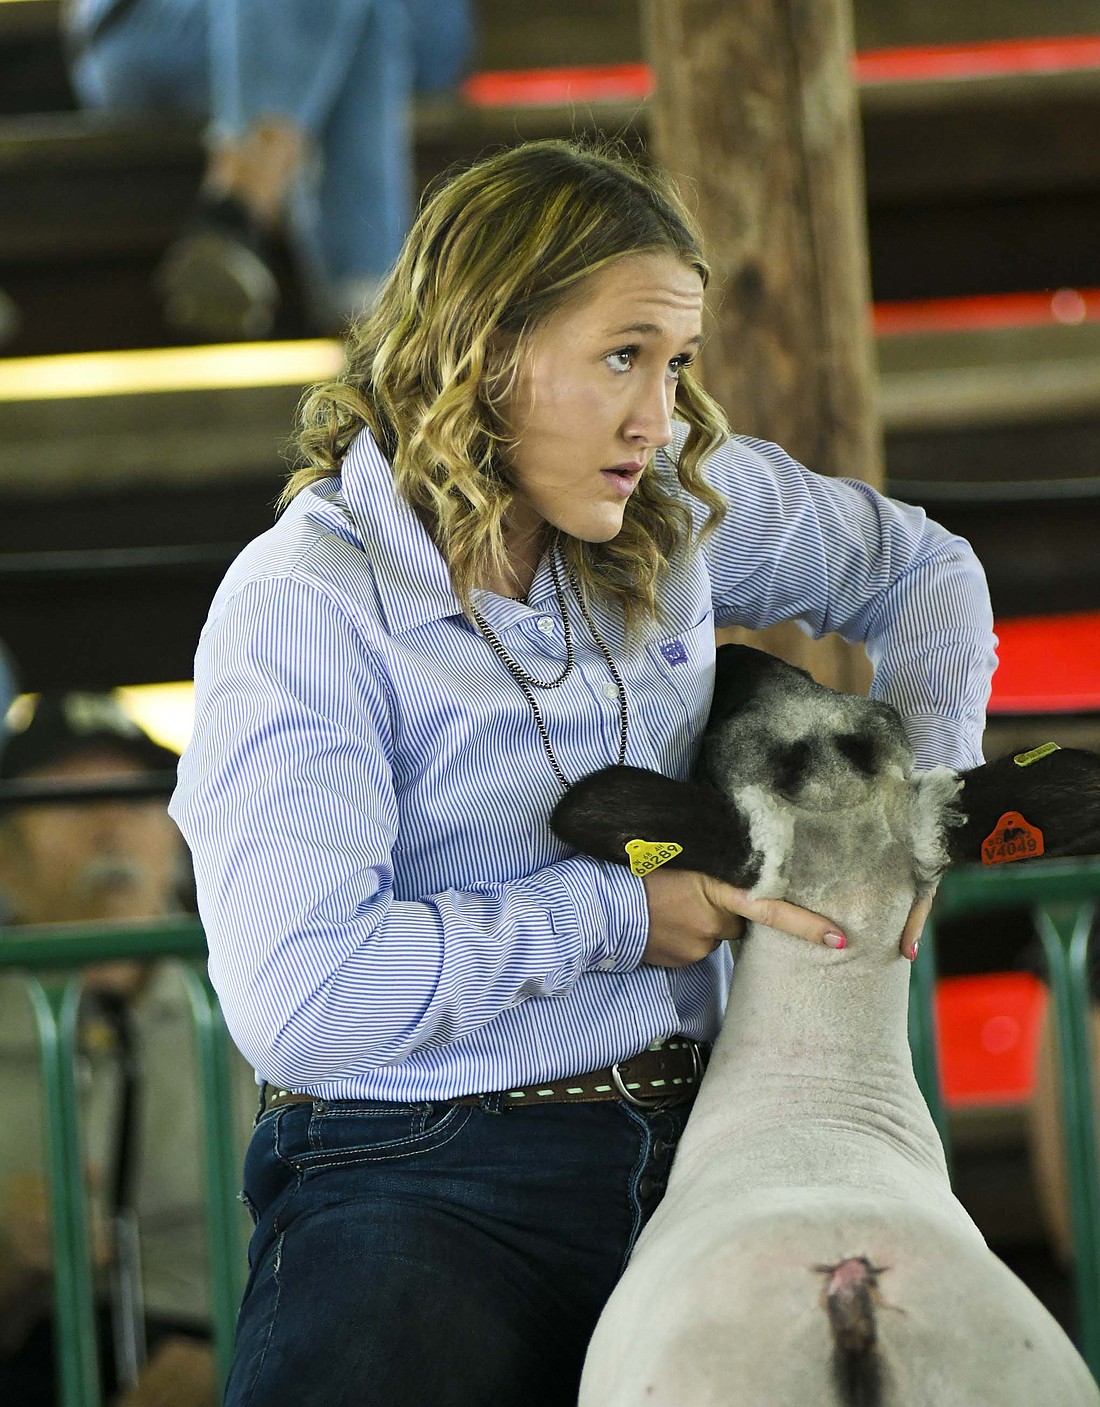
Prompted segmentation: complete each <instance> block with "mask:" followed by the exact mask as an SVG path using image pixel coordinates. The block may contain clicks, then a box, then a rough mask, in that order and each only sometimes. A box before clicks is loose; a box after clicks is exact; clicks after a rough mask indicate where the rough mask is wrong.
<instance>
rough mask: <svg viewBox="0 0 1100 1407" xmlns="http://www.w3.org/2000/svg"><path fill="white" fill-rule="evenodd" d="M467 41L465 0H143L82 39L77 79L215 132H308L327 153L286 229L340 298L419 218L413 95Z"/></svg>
mask: <svg viewBox="0 0 1100 1407" xmlns="http://www.w3.org/2000/svg"><path fill="white" fill-rule="evenodd" d="M76 33H79V8H78V11H77V21H76ZM472 46H473V21H472V18H471V10H470V0H279V3H278V4H277V5H273V4H272V3H271V0H138V3H136V4H135V5H133V6H132V7H131V8H130V9H128V10H127V11H126V12H125V14H124V16H123V17H122V18H120V19H119V21H118V22H117V23H116V24H114V25H109V26H108V27H107V28H106V30H105V31H104V33H103V35H102V37H101V38H99V39H98V40H96V42H95V43H94V44H93V45H91V46H90V47H84V48H80V47H78V50H77V52H76V55H75V57H74V60H73V84H74V87H75V89H76V92H77V96H78V97H79V99H80V101H81V103H82V104H83V105H85V106H87V107H92V108H107V109H111V110H125V111H151V112H171V113H179V114H191V115H194V116H196V117H199V118H201V119H203V120H206V121H208V123H209V127H210V132H211V135H212V137H213V138H214V139H215V140H216V139H218V138H226V137H233V136H234V135H238V134H240V133H241V132H243V131H244V130H245V129H246V128H247V127H248V126H249V125H250V124H251V123H252V122H254V121H255V120H257V119H258V118H262V117H265V116H271V115H278V116H282V117H286V118H289V119H290V120H291V121H292V122H294V123H296V124H297V125H298V126H300V127H301V128H303V129H304V130H305V131H306V132H308V133H309V134H310V135H311V136H312V137H313V138H314V139H315V142H316V146H317V151H318V153H319V157H320V160H319V163H318V166H317V169H315V170H314V171H312V172H311V173H310V176H309V177H308V178H306V179H303V181H302V182H301V183H300V187H299V189H298V190H297V191H296V192H295V199H294V203H293V207H292V211H291V216H292V219H291V234H292V235H293V236H294V238H295V240H296V242H297V243H298V244H299V246H300V248H301V250H302V253H303V257H304V259H305V263H306V272H307V273H308V274H309V275H310V276H311V277H312V278H313V279H314V280H315V282H316V283H317V285H318V287H319V291H320V293H321V295H322V296H323V297H324V296H327V297H329V298H330V299H333V300H334V301H336V302H337V303H339V302H341V301H342V299H341V291H342V290H343V289H345V288H346V289H348V290H349V292H350V291H353V290H354V288H355V287H356V285H358V284H363V285H369V284H370V283H371V282H373V281H377V280H378V279H380V278H381V277H383V276H384V274H385V273H386V272H387V271H388V269H389V268H390V266H391V265H392V263H393V261H394V259H395V258H396V256H397V253H398V251H399V249H400V247H401V242H402V240H403V239H404V237H405V234H406V233H407V231H408V227H409V223H410V221H411V218H412V205H413V197H412V191H413V174H414V173H413V145H412V133H411V126H410V121H409V114H410V108H411V103H412V99H413V96H414V94H415V93H417V92H430V91H434V90H437V89H442V88H447V87H449V86H451V85H452V84H453V83H455V82H456V81H457V79H458V78H459V77H460V75H461V74H462V72H463V71H464V69H465V67H466V64H467V63H468V61H469V58H470V54H471V50H472Z"/></svg>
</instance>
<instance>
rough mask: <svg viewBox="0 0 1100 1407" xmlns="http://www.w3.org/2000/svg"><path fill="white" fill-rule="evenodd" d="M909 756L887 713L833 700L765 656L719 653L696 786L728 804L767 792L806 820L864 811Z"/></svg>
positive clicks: (840, 697)
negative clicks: (815, 814)
mask: <svg viewBox="0 0 1100 1407" xmlns="http://www.w3.org/2000/svg"><path fill="white" fill-rule="evenodd" d="M912 768H913V752H912V749H911V747H910V745H909V740H908V738H907V737H906V735H905V731H904V729H903V728H902V726H901V720H900V719H899V718H898V716H897V714H896V713H895V712H894V710H893V709H890V708H887V707H885V706H884V705H882V704H878V703H875V702H873V701H871V700H869V699H863V698H857V697H855V696H853V695H850V694H839V693H836V692H835V691H833V690H831V689H826V688H824V687H823V686H822V685H820V684H818V683H816V682H815V681H814V680H813V679H812V678H811V677H810V675H809V674H807V673H805V671H803V670H801V669H795V668H794V667H793V666H791V665H787V664H784V663H783V662H782V661H781V660H778V659H775V658H774V657H772V656H771V655H765V654H762V653H761V652H760V651H757V650H749V649H747V648H745V647H736V646H734V647H729V648H725V649H723V650H721V651H720V652H719V656H718V668H717V672H716V679H715V707H714V709H713V710H712V712H711V717H710V721H709V723H708V726H707V730H706V733H705V735H704V738H703V743H702V750H701V754H700V760H699V776H700V780H705V781H706V782H707V783H709V784H710V785H711V786H714V787H716V788H717V789H718V790H719V791H721V792H724V793H725V794H726V795H727V796H732V795H733V794H734V793H736V792H737V791H738V790H740V789H741V788H743V787H746V786H756V787H761V788H764V789H766V790H767V791H768V792H769V793H771V794H772V795H774V796H776V797H777V798H781V799H782V800H785V801H788V802H791V803H793V804H795V805H797V806H798V807H800V808H802V809H804V810H806V811H829V812H835V811H837V810H847V809H850V808H853V807H858V806H863V805H865V804H866V803H867V801H868V799H869V798H870V797H871V796H872V795H873V794H874V792H875V791H876V790H877V789H879V788H880V787H881V786H882V784H883V783H884V782H885V781H886V779H888V778H893V779H896V780H898V781H901V780H904V779H905V778H908V777H909V775H910V773H911V772H912Z"/></svg>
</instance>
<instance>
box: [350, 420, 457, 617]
mask: <svg viewBox="0 0 1100 1407" xmlns="http://www.w3.org/2000/svg"><path fill="white" fill-rule="evenodd" d="M340 482H341V488H342V490H343V496H344V501H345V503H346V504H347V505H348V508H349V510H350V512H351V515H352V519H353V521H354V523H355V527H356V530H357V531H358V533H359V536H360V539H361V540H362V543H363V546H364V548H365V550H366V552H367V556H368V558H369V559H370V563H371V566H372V568H373V572H374V579H375V584H376V586H377V589H378V596H379V599H380V601H381V604H382V610H383V613H384V615H385V617H386V627H387V629H388V630H389V631H390V633H391V634H393V635H400V634H403V633H404V632H405V631H408V630H414V629H415V628H416V627H417V626H418V625H426V624H427V623H428V622H429V621H433V620H442V619H444V618H445V617H447V616H454V615H461V613H462V605H461V602H460V601H459V599H458V597H457V596H456V595H455V592H454V588H453V587H452V585H451V574H450V572H449V571H448V569H447V564H446V562H444V560H443V558H442V556H441V555H440V553H439V549H438V548H437V547H436V545H435V543H434V542H433V541H432V539H431V537H430V535H429V534H428V532H427V530H426V529H425V527H424V525H423V523H422V522H421V521H420V519H419V518H418V517H417V516H416V513H415V511H414V510H413V508H412V507H411V505H410V504H409V503H407V502H406V501H405V499H404V498H402V496H401V495H400V493H398V491H397V486H396V484H395V483H394V479H393V468H392V467H391V465H390V463H389V461H388V460H387V459H386V457H385V455H384V454H383V453H382V451H381V450H380V449H379V447H378V445H377V444H376V443H375V441H374V437H373V436H372V435H371V433H370V431H369V430H366V429H364V430H362V431H360V433H359V434H358V435H357V436H356V437H355V439H354V440H353V441H352V444H351V447H350V449H349V450H348V452H347V454H346V455H345V456H344V460H343V463H342V465H341V467H340Z"/></svg>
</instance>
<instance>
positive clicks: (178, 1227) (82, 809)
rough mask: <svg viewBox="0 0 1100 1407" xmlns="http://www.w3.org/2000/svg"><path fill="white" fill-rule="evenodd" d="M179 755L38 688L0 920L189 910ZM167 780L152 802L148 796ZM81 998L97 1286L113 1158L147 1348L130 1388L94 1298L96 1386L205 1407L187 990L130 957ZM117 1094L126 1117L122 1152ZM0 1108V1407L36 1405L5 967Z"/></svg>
mask: <svg viewBox="0 0 1100 1407" xmlns="http://www.w3.org/2000/svg"><path fill="white" fill-rule="evenodd" d="M24 705H26V707H25V709H24ZM21 710H23V711H21ZM177 761H178V758H177V756H176V754H175V753H174V752H172V751H170V750H169V749H167V748H163V747H161V746H160V745H159V744H158V743H156V742H154V740H153V739H152V738H151V737H150V736H149V735H148V734H147V733H146V732H144V731H143V730H142V729H141V728H140V727H139V726H138V725H137V724H136V723H135V722H134V721H133V720H132V719H131V718H129V717H128V716H127V715H126V714H125V713H124V712H123V710H122V709H121V707H120V706H119V704H118V703H117V701H116V700H115V699H114V697H113V696H111V695H103V694H72V693H71V694H64V695H42V696H41V697H40V698H39V700H38V702H37V706H35V707H33V709H32V708H31V706H30V705H29V702H28V701H27V700H25V699H24V700H19V701H17V703H16V705H15V706H14V708H13V710H12V712H11V713H9V727H8V731H7V734H6V736H5V738H4V741H3V745H2V751H0V922H5V923H8V924H18V925H27V924H38V923H63V922H81V923H86V922H93V921H94V922H110V921H119V922H130V921H134V920H148V919H156V918H161V917H169V916H171V915H172V914H176V913H180V912H182V911H184V910H186V909H187V908H189V907H190V905H189V904H188V903H187V900H186V897H185V896H186V894H187V892H188V890H189V884H190V872H189V868H188V865H187V860H186V851H185V848H184V846H183V843H182V840H181V838H180V835H179V832H178V831H177V830H176V827H175V826H174V824H173V823H172V821H171V820H170V819H169V817H168V814H167V811H166V809H165V804H166V803H165V798H166V796H167V793H168V791H169V790H170V789H171V786H172V783H173V780H174V774H175V767H176V763H177ZM161 780H163V783H164V785H163V794H161V795H157V794H153V795H150V794H149V793H150V790H151V789H153V788H156V787H157V784H158V782H160V781H161ZM32 783H35V784H38V787H37V789H38V790H41V789H42V787H57V788H62V789H67V790H68V791H69V792H70V793H71V791H72V789H73V788H76V787H79V786H81V785H83V784H91V783H106V784H111V785H112V786H114V788H115V790H116V791H124V790H125V789H126V788H127V787H132V788H133V789H134V791H135V795H134V796H133V797H129V796H125V795H116V796H112V797H109V798H104V799H101V800H98V801H79V802H74V801H72V800H71V798H70V799H65V798H64V797H60V798H59V800H58V801H57V802H56V803H55V802H52V801H50V802H47V803H43V802H41V801H40V800H38V801H34V802H33V803H32V802H31V801H30V800H29V799H28V800H27V801H22V800H21V798H20V796H19V795H18V792H19V785H20V784H24V785H26V786H27V787H29V786H30V784H32ZM13 784H14V785H13ZM13 792H14V793H15V795H13ZM0 941H2V940H0ZM84 991H85V996H84V1000H83V1006H82V1013H81V1016H82V1020H81V1035H82V1051H81V1068H80V1070H79V1072H78V1073H79V1082H80V1083H79V1088H80V1094H81V1100H82V1109H81V1114H82V1121H83V1127H84V1131H85V1146H86V1157H87V1166H86V1168H85V1170H84V1172H85V1175H86V1176H87V1177H88V1179H89V1184H90V1188H91V1193H92V1213H93V1216H92V1220H93V1229H94V1232H95V1235H94V1244H95V1251H96V1258H97V1262H98V1265H97V1270H98V1271H99V1274H100V1279H101V1281H102V1284H101V1286H100V1288H101V1289H102V1290H103V1291H104V1292H105V1290H106V1287H107V1285H108V1283H109V1273H108V1272H109V1267H110V1263H111V1261H112V1258H113V1257H114V1255H115V1238H114V1237H113V1235H112V1231H111V1227H112V1216H113V1213H114V1211H115V1210H116V1209H114V1208H111V1207H110V1206H108V1205H107V1189H108V1187H109V1186H110V1185H113V1184H114V1183H115V1180H116V1170H117V1165H118V1161H119V1158H120V1157H124V1158H125V1159H126V1160H127V1165H128V1166H129V1167H131V1168H132V1177H131V1179H130V1181H131V1185H132V1187H133V1189H134V1191H133V1204H134V1206H133V1210H134V1211H135V1212H136V1218H137V1224H138V1228H139V1244H140V1250H141V1256H140V1260H141V1274H140V1284H141V1288H142V1294H143V1298H144V1305H145V1314H146V1319H145V1328H146V1330H147V1338H148V1366H146V1367H144V1368H141V1364H140V1360H142V1359H144V1358H145V1357H146V1353H145V1351H144V1350H141V1349H139V1351H138V1360H139V1362H138V1367H139V1369H140V1371H139V1373H138V1376H137V1386H136V1387H135V1386H134V1385H133V1381H132V1377H133V1373H132V1369H133V1363H132V1362H131V1371H130V1373H129V1374H128V1373H127V1372H126V1371H122V1370H121V1367H120V1365H117V1364H116V1365H114V1368H119V1371H118V1372H116V1371H114V1369H113V1367H112V1364H113V1360H114V1358H115V1354H114V1353H113V1351H112V1348H111V1342H112V1340H111V1333H110V1313H109V1311H108V1309H107V1307H106V1295H104V1306H103V1312H102V1316H101V1317H102V1320H103V1329H104V1343H103V1345H102V1346H101V1353H100V1357H101V1360H102V1361H103V1362H104V1365H105V1367H106V1370H107V1371H106V1373H105V1378H106V1385H107V1387H108V1388H109V1389H113V1388H115V1387H116V1386H123V1387H126V1386H129V1391H127V1392H126V1393H125V1395H124V1396H122V1397H121V1398H119V1399H117V1400H118V1401H120V1402H122V1403H125V1404H127V1407H131V1404H132V1407H138V1404H140V1403H144V1402H147V1401H148V1402H152V1401H157V1402H161V1401H163V1402H165V1403H178V1404H180V1407H184V1405H185V1404H186V1407H206V1404H208V1403H212V1401H213V1396H214V1388H213V1370H212V1365H211V1361H210V1355H209V1350H208V1348H207V1347H206V1345H205V1343H203V1342H202V1340H203V1338H204V1337H205V1336H206V1334H207V1333H208V1327H209V1287H208V1271H207V1261H206V1242H205V1235H206V1233H205V1221H204V1213H203V1206H202V1190H201V1178H200V1164H199V1158H200V1149H201V1137H200V1132H199V1129H200V1123H199V1108H198V1096H197V1089H196V1081H195V1076H194V1064H193V1061H194V1056H193V1038H192V1034H191V1023H190V1016H189V1008H188V1004H187V999H186V995H185V992H184V989H183V986H182V983H181V980H180V977H179V973H178V970H177V969H173V967H172V966H171V965H170V964H161V965H159V966H150V965H147V964H143V963H137V962H118V963H109V964H107V963H105V964H99V965H97V966H95V967H92V968H89V969H87V970H86V971H85V973H84ZM234 1069H235V1074H237V1075H238V1079H237V1084H238V1086H239V1087H240V1090H239V1096H238V1097H239V1108H240V1115H241V1117H240V1120H239V1123H240V1139H241V1152H242V1154H243V1148H244V1144H245V1142H246V1140H247V1134H248V1125H249V1122H250V1114H251V1112H252V1109H251V1106H252V1105H254V1104H255V1094H256V1090H255V1083H254V1077H253V1075H252V1072H251V1071H250V1070H248V1069H247V1068H246V1067H245V1066H244V1063H243V1061H241V1060H240V1058H239V1057H237V1063H236V1065H235V1067H234ZM123 1100H129V1101H130V1103H131V1105H132V1112H133V1116H134V1117H133V1119H132V1123H131V1127H132V1128H133V1129H134V1133H133V1135H132V1136H131V1139H130V1144H129V1146H128V1147H126V1148H125V1149H123V1148H122V1147H121V1146H120V1138H121V1130H122V1128H123V1127H124V1125H125V1122H126V1121H125V1120H124V1119H122V1118H121V1117H120V1110H121V1107H122V1101H123ZM0 1104H2V1106H3V1108H4V1110H5V1115H4V1125H5V1130H6V1134H5V1137H4V1138H3V1139H0V1401H5V1402H19V1403H25V1404H36V1407H37V1404H48V1403H52V1402H53V1401H54V1400H55V1398H54V1391H55V1389H54V1367H53V1344H52V1335H51V1330H50V1305H51V1297H50V1285H51V1280H50V1253H49V1228H48V1218H47V1213H46V1199H45V1179H44V1174H43V1165H42V1157H41V1143H42V1139H41V1120H42V1114H41V1093H40V1085H39V1075H38V1052H37V1043H36V1040H35V1038H34V1035H33V1029H32V1025H31V1021H30V1013H29V1007H28V1005H27V1000H26V996H25V994H24V991H23V985H22V980H21V979H20V978H18V977H12V976H7V977H5V974H4V971H3V969H0ZM16 1134H17V1135H18V1136H13V1135H16ZM131 1357H132V1355H131ZM128 1376H129V1377H130V1379H131V1381H130V1383H129V1384H128V1383H127V1378H128Z"/></svg>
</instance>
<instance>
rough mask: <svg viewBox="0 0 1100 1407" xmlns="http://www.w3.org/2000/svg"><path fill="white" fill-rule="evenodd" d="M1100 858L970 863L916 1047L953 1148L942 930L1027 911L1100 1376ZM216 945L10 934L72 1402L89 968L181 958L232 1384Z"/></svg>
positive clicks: (929, 982)
mask: <svg viewBox="0 0 1100 1407" xmlns="http://www.w3.org/2000/svg"><path fill="white" fill-rule="evenodd" d="M1097 900H1100V860H1096V859H1089V860H1065V861H1040V862H1038V863H1036V864H1033V865H1030V866H1026V867H1025V866H1020V867H1012V866H1006V867H1004V868H1003V869H996V870H993V869H981V868H979V867H963V868H960V869H958V870H955V871H953V872H952V873H951V874H949V875H948V876H947V877H946V878H945V879H944V882H943V884H942V886H941V888H940V893H939V896H938V898H937V901H936V907H935V910H934V913H933V918H932V921H931V923H930V925H929V928H928V930H926V941H925V944H924V947H923V948H922V952H921V958H920V960H919V961H918V962H917V963H916V964H915V965H914V969H913V972H914V980H913V984H912V989H911V997H910V1039H911V1043H912V1047H913V1058H914V1066H915V1068H916V1071H917V1079H918V1081H919V1083H920V1085H921V1089H922V1091H923V1092H924V1095H925V1097H926V1099H927V1100H928V1103H929V1106H930V1108H931V1109H932V1113H933V1116H934V1117H935V1119H936V1122H937V1125H938V1127H939V1129H940V1132H941V1134H942V1135H943V1137H944V1140H945V1146H946V1143H947V1137H948V1129H947V1120H946V1117H945V1111H944V1105H943V1099H942V1096H941V1092H940V1082H939V1074H938V1070H937V1062H936V1043H935V1030H934V1022H933V1004H932V997H933V992H934V987H935V980H936V972H935V943H934V934H935V922H936V920H938V919H941V918H946V917H954V916H956V915H962V914H968V913H977V912H980V911H990V910H996V909H998V908H1007V907H1012V908H1021V907H1022V908H1029V909H1031V910H1032V911H1033V912H1034V916H1035V923H1036V928H1037V931H1038V933H1039V936H1040V939H1041V941H1042V944H1043V949H1044V952H1045V954H1046V959H1047V963H1048V967H1049V980H1050V985H1051V990H1052V995H1053V1001H1054V1004H1055V1010H1056V1013H1057V1018H1058V1040H1059V1056H1060V1061H1059V1064H1060V1073H1061V1095H1062V1107H1063V1118H1064V1130H1065V1153H1066V1165H1067V1168H1068V1172H1069V1183H1070V1193H1071V1199H1072V1216H1073V1233H1074V1244H1075V1246H1076V1256H1075V1264H1074V1273H1075V1282H1076V1292H1077V1305H1078V1322H1079V1325H1080V1337H1081V1347H1082V1352H1083V1354H1084V1357H1085V1359H1086V1361H1087V1362H1088V1364H1089V1367H1090V1368H1091V1369H1092V1372H1093V1374H1094V1375H1095V1376H1096V1377H1097V1378H1098V1379H1100V1180H1098V1161H1097V1148H1096V1139H1095V1131H1094V1126H1093V1117H1092V1110H1093V1100H1092V1078H1093V1076H1092V1068H1091V1049H1090V1036H1089V993H1088V976H1087V965H1086V964H1087V953H1088V939H1089V931H1090V926H1091V922H1092V915H1093V910H1094V906H1095V903H1096V901H1097ZM205 954H206V943H205V939H204V936H203V932H202V929H201V928H200V926H199V924H198V923H197V922H196V921H193V920H188V921H180V922H170V923H160V924H156V925H139V926H131V927H128V928H126V929H123V930H119V929H116V928H112V927H109V926H104V925H97V926H88V927H81V928H79V929H76V928H72V927H67V926H66V927H57V928H44V927H43V928H35V929H33V930H29V929H15V928H11V929H0V974H2V973H3V972H4V970H5V969H7V970H11V969H24V970H25V971H26V976H25V981H26V989H27V996H28V1000H29V1002H30V1007H31V1010H32V1012H33V1016H34V1021H35V1026H36V1029H37V1034H38V1040H39V1045H40V1055H41V1062H42V1075H43V1097H44V1100H45V1115H46V1142H47V1148H46V1156H47V1171H48V1178H49V1197H50V1212H51V1217H52V1224H53V1232H54V1264H55V1274H54V1300H55V1315H56V1324H57V1331H58V1339H57V1341H58V1344H59V1353H58V1375H59V1378H58V1381H59V1401H60V1403H61V1407H100V1404H101V1398H100V1391H99V1372H98V1364H97V1350H96V1336H95V1321H94V1310H93V1276H92V1266H91V1259H90V1253H89V1239H88V1234H87V1228H88V1208H87V1203H86V1196H85V1189H84V1183H83V1178H82V1177H81V1176H80V1173H79V1170H80V1169H81V1167H82V1158H81V1151H80V1118H79V1107H78V1100H77V1088H76V1073H75V1072H76V1054H77V1020H78V1014H79V1001H80V979H79V977H78V976H73V975H72V974H73V973H74V972H78V971H79V969H80V968H81V967H82V966H83V965H85V964H88V963H95V962H104V961H112V960H119V959H144V960H147V961H156V960H163V959H167V958H178V959H184V960H191V961H184V962H182V963H181V966H180V971H181V973H182V975H183V978H184V981H185V983H186V990H187V994H188V998H189V1002H190V1008H191V1018H192V1023H193V1026H194V1031H195V1038H196V1048H197V1051H198V1057H199V1059H198V1078H199V1082H200V1085H201V1098H202V1109H203V1144H204V1149H203V1169H204V1183H205V1194H206V1203H207V1208H208V1232H209V1253H210V1267H211V1278H212V1296H211V1300H212V1307H213V1330H214V1341H215V1348H216V1353H217V1359H218V1364H219V1368H220V1370H221V1374H222V1376H223V1378H224V1375H225V1373H226V1372H227V1371H228V1367H229V1362H230V1358H231V1355H232V1344H233V1331H234V1320H235V1317H236V1310H237V1305H238V1303H239V1301H240V1294H241V1290H242V1287H243V1278H244V1264H243V1261H242V1258H241V1257H240V1255H239V1251H238V1247H239V1235H238V1228H239V1216H240V1209H239V1206H238V1203H237V1189H238V1185H239V1178H240V1169H239V1167H238V1166H237V1164H238V1156H239V1155H238V1149H237V1141H236V1134H235V1127H234V1120H233V1112H232V1099H231V1093H230V1066H229V1058H230V1048H229V1043H228V1036H227V1033H226V1030H225V1023H224V1021H223V1020H222V1016H221V1011H220V1009H219V1007H218V1003H217V999H216V998H215V996H214V992H213V990H212V988H211V987H210V985H209V982H208V981H207V980H206V978H205V976H204V975H202V973H201V971H200V969H199V966H198V964H196V963H195V962H194V961H193V960H194V959H199V958H204V957H205Z"/></svg>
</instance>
